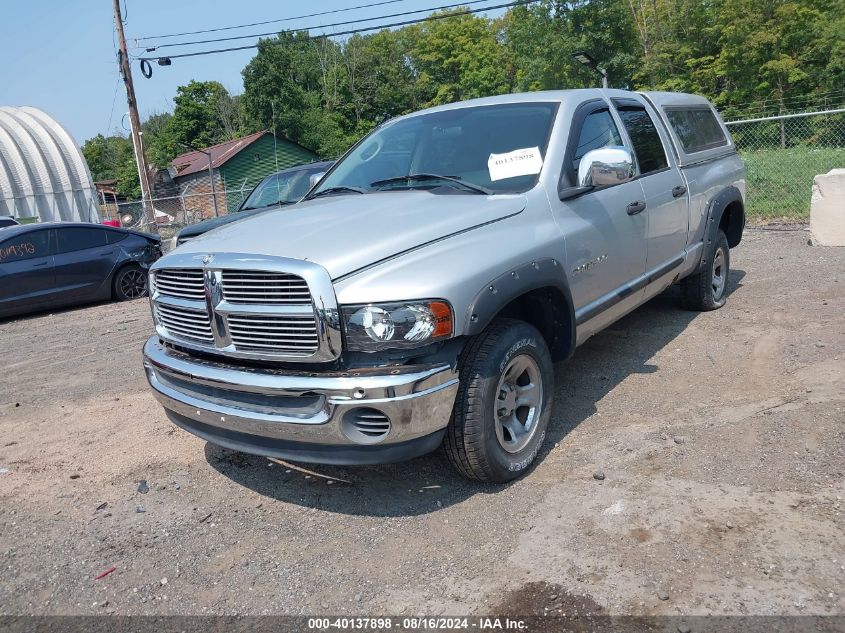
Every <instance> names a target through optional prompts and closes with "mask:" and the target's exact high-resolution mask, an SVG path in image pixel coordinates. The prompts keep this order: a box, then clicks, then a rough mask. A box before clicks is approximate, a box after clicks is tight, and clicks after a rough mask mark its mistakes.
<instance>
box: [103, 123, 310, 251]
mask: <svg viewBox="0 0 845 633" xmlns="http://www.w3.org/2000/svg"><path fill="white" fill-rule="evenodd" d="M317 160H318V156H317V155H316V154H315V153H314V152H312V151H310V150H308V149H307V148H305V147H302V146H300V145H298V144H296V143H294V142H292V141H289V140H288V139H286V138H284V137H282V136H277V135H275V134H273V133H272V132H271V131H266V130H265V131H261V132H256V133H255V134H251V135H249V136H245V137H240V138H235V139H232V140H229V141H225V142H223V143H219V144H217V145H213V146H211V147H207V148H204V149H197V150H191V151H188V152H186V153H184V154H182V155H180V156H177V157H176V158H174V159H173V161H172V163H171V164H170V165H168V166H167V167H166V168H152V169H151V170H150V184H151V187H152V196H151V198H152V207H153V211H154V214H155V222H150V221H149V219H148V217H147V214H146V212H145V210H144V203H143V202H142V201H141V200H130V201H124V200H119V199H116V194H115V193H114V190H113V189H112V190H111V191H110V192H107V191H101V192H100V194H101V195H100V198H101V200H100V202H101V204H100V211H101V214H102V217H103V219H105V220H110V221H112V222H114V223H119V224H120V225H122V226H127V227H133V228H138V229H140V230H144V231H157V232H158V233H160V234H161V235H162V237H170V236H171V235H173V234H175V233H176V232H178V231H179V230H180V229H182V228H184V227H185V226H189V225H191V224H195V223H197V222H201V221H203V220H207V219H209V218H214V217H218V216H225V215H228V214H230V213H235V212H237V211H238V210H239V209H240V208H241V207H242V206H243V205H244V204H245V203H246V201H247V198H248V197H249V196H250V194H251V193H252V192H253V189H255V187H256V185H258V184H259V183H261V182H262V181H264V179H265V178H267V177H268V176H270V175H271V174H276V173H278V172H285V173H287V171H286V170H289V169H290V168H292V167H298V166H301V165H308V164H311V163H314V162H315V161H317ZM308 176H309V174H306V173H302V174H300V173H299V172H298V171H297V173H296V175H286V176H285V177H284V178H283V177H277V178H275V179H271V180H273V182H274V190H273V191H272V192H271V191H269V190H268V191H267V192H266V194H267V195H265V196H263V197H262V198H261V200H258V201H256V204H258V203H264V204H273V203H275V202H279V201H284V202H287V201H289V200H291V199H294V198H295V199H297V200H298V199H299V198H298V197H296V196H297V195H299V194H301V195H304V194H305V193H306V192H307V191H308V189H309V182H308ZM301 195H299V197H301ZM249 204H252V201H251V202H250V203H249Z"/></svg>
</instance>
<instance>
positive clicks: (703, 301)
mask: <svg viewBox="0 0 845 633" xmlns="http://www.w3.org/2000/svg"><path fill="white" fill-rule="evenodd" d="M705 248H707V249H708V252H707V254H706V256H705V258H704V262H703V263H702V265H701V268H700V269H699V272H697V273H696V274H694V275H690V276H689V277H687V278H686V279H684V280H683V281H681V302H682V303H683V305H684V307H685V308H686V309H687V310H698V311H702V312H705V311H707V310H718V309H719V308H721V307H722V306H723V305H725V300H726V299H727V298H728V273H729V272H730V269H731V251H730V247H729V246H728V238H727V237H726V236H725V234H724V232H723V231H722V230H721V229H719V231H718V233H717V234H716V239H715V240H713V241H710V242H708V244H706V245H705ZM717 272H718V273H719V274H718V277H717Z"/></svg>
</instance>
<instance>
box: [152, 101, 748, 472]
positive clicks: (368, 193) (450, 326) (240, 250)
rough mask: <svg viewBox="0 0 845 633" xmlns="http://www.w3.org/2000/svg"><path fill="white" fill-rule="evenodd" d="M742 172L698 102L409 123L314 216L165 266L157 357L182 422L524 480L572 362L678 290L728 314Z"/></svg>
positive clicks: (592, 105)
mask: <svg viewBox="0 0 845 633" xmlns="http://www.w3.org/2000/svg"><path fill="white" fill-rule="evenodd" d="M744 198H745V171H744V168H743V164H742V162H741V160H740V158H739V157H738V155H737V152H736V148H735V146H734V143H733V141H732V140H731V137H730V134H729V133H728V131H727V129H726V127H725V125H724V123H723V122H722V120H721V118H720V117H719V115H718V113H717V112H716V110H715V109H714V107H713V106H712V105H711V104H710V103H709V102H708V101H707V100H706V99H704V98H703V97H699V96H695V95H690V94H679V93H667V92H642V93H636V92H628V91H623V90H609V89H587V90H565V91H553V92H536V93H526V94H511V95H503V96H497V97H490V98H483V99H476V100H472V101H466V102H461V103H454V104H450V105H445V106H440V107H435V108H431V109H427V110H423V111H420V112H415V113H413V114H409V115H406V116H401V117H398V118H396V119H393V120H390V121H388V122H386V123H384V124H383V125H381V126H379V127H378V128H377V129H375V130H374V131H373V132H372V133H370V134H369V135H368V136H366V137H364V138H363V139H362V140H360V141H359V142H358V143H357V144H356V145H354V146H353V147H352V148H351V149H350V150H349V151H348V152H347V153H346V155H345V156H343V158H342V159H341V160H339V161H338V162H337V163H336V164H335V165H334V166H333V167H332V168H331V169H330V170H329V171H328V173H327V174H326V175H325V177H324V178H323V179H322V180H321V181H320V182H319V183H318V184H317V185H315V186H314V188H313V189H312V190H311V191H310V192H309V193H308V194H307V195H306V196H305V198H304V199H303V201H301V202H300V203H298V204H297V205H294V206H290V207H287V208H285V209H284V210H283V211H271V212H269V213H265V214H262V215H261V216H257V217H254V218H249V219H246V220H243V221H241V222H237V223H235V224H231V225H229V226H227V227H223V228H221V229H218V230H216V231H213V232H211V233H208V234H206V235H203V236H200V237H197V238H196V239H194V240H192V241H190V242H189V243H187V244H185V245H183V246H181V247H179V248H177V249H176V250H175V251H173V252H172V253H171V254H169V255H167V256H165V257H163V258H162V259H160V260H159V261H158V262H157V263H156V264H155V265H154V266H153V267H152V269H151V272H150V279H149V287H150V290H151V293H150V301H151V304H152V313H153V320H154V324H155V330H156V331H155V334H154V335H153V336H152V337H151V338H150V339H149V340H148V341H147V343H146V344H145V346H144V366H145V370H146V375H147V378H148V380H149V383H150V386H151V387H152V390H153V394H154V395H155V397H156V398H157V399H158V400H159V401H160V402H161V404H162V405H163V406H164V409H165V410H166V413H167V415H168V416H169V418H170V419H171V420H172V421H173V422H174V423H175V424H177V425H178V426H180V427H182V428H183V429H185V430H187V431H189V432H191V433H193V434H195V435H197V436H199V437H201V438H203V439H205V440H207V441H208V442H211V443H214V444H217V445H220V446H223V447H227V448H229V449H234V450H238V451H244V452H247V453H253V454H258V455H266V456H275V457H281V458H286V459H290V460H294V461H303V462H317V463H330V464H373V463H383V462H391V461H398V460H404V459H409V458H412V457H415V456H418V455H422V454H424V453H427V452H429V451H433V450H435V449H437V448H438V447H440V446H443V447H444V448H445V452H446V454H447V455H448V457H449V459H450V461H451V462H452V464H453V465H454V466H455V468H456V469H457V470H458V472H460V473H461V474H462V475H464V476H466V477H469V478H471V479H474V480H478V481H485V482H505V481H508V480H511V479H514V478H516V477H518V476H520V475H521V474H523V473H525V472H526V470H527V469H529V468H530V467H531V465H532V463H533V462H534V461H535V458H536V456H537V453H538V450H539V449H540V446H541V445H542V443H543V440H544V438H545V436H546V431H547V426H548V424H549V418H550V414H551V411H552V404H553V403H552V400H553V392H554V372H553V365H552V364H553V362H556V361H562V360H565V359H567V358H568V357H569V356H571V355H572V354H573V353H574V352H575V349H576V348H577V347H578V346H579V345H580V344H581V343H583V342H584V341H585V340H587V339H588V338H589V337H590V336H592V335H593V334H595V333H596V332H598V331H600V330H601V329H602V328H605V327H607V326H608V325H609V324H610V323H613V322H614V321H616V320H617V319H619V318H620V317H621V316H623V315H624V314H626V313H628V312H630V311H631V310H633V309H635V308H636V307H637V306H639V305H641V304H642V303H643V302H645V301H647V300H648V299H650V298H651V297H654V296H655V295H657V294H658V293H660V292H662V291H663V290H664V289H666V288H667V287H668V286H670V285H671V284H674V283H679V284H680V287H681V297H682V302H683V304H684V306H685V307H686V308H689V309H693V310H713V309H716V308H719V307H721V306H722V305H723V304H724V303H725V299H726V297H727V295H728V284H729V277H728V271H729V267H730V249H731V248H733V247H735V246H737V245H738V244H739V242H740V239H741V238H742V232H743V228H744V225H745V212H744Z"/></svg>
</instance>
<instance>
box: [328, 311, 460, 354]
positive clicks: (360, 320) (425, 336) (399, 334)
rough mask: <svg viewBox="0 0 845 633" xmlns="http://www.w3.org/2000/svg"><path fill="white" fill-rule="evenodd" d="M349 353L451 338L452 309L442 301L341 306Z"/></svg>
mask: <svg viewBox="0 0 845 633" xmlns="http://www.w3.org/2000/svg"><path fill="white" fill-rule="evenodd" d="M342 310H343V315H344V327H345V328H346V341H347V343H348V345H349V349H350V350H352V351H355V352H375V351H379V350H383V349H391V348H402V347H405V348H407V347H418V346H420V345H425V344H426V343H430V342H432V341H435V340H438V339H441V338H446V337H449V336H451V335H452V307H451V306H450V305H449V304H448V303H447V302H445V301H438V300H431V301H428V300H426V301H408V302H403V303H380V304H373V305H365V306H360V305H359V306H343V308H342Z"/></svg>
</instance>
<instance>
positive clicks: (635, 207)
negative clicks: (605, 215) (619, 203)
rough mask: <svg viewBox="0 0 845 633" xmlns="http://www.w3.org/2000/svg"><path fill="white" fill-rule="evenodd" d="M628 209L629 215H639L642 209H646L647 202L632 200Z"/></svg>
mask: <svg viewBox="0 0 845 633" xmlns="http://www.w3.org/2000/svg"><path fill="white" fill-rule="evenodd" d="M627 211H628V215H637V214H638V213H640V212H641V211H645V202H643V201H642V200H637V201H636V202H632V203H631V204H629V205H628V208H627Z"/></svg>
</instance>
